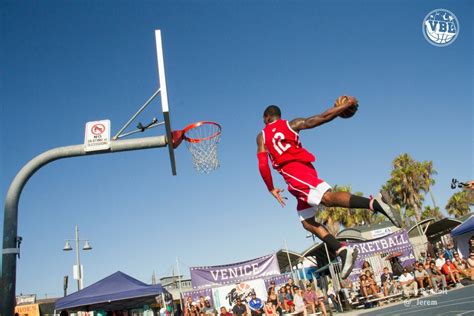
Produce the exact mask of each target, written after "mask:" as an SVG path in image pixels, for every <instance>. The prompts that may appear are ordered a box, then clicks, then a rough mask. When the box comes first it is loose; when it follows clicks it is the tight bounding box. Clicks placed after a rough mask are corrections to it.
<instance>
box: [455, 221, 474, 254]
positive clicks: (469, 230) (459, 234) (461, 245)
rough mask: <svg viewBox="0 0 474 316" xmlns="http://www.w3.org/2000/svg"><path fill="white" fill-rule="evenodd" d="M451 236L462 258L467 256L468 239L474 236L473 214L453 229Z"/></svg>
mask: <svg viewBox="0 0 474 316" xmlns="http://www.w3.org/2000/svg"><path fill="white" fill-rule="evenodd" d="M451 236H452V237H453V239H454V241H455V242H456V245H457V248H458V251H459V252H460V253H461V254H462V256H463V258H467V257H469V251H470V250H469V239H470V238H471V237H472V236H474V215H471V216H470V217H469V218H468V219H467V220H465V221H464V223H462V224H461V225H459V226H458V227H456V228H455V229H453V230H452V231H451Z"/></svg>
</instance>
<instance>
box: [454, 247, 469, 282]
mask: <svg viewBox="0 0 474 316" xmlns="http://www.w3.org/2000/svg"><path fill="white" fill-rule="evenodd" d="M453 263H454V265H455V266H456V268H457V269H458V271H459V273H460V274H461V275H462V276H463V277H467V278H471V271H470V269H468V267H467V262H466V260H464V259H462V258H461V256H460V255H459V253H458V252H455V253H454V260H453Z"/></svg>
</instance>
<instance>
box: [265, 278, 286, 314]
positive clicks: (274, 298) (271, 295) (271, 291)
mask: <svg viewBox="0 0 474 316" xmlns="http://www.w3.org/2000/svg"><path fill="white" fill-rule="evenodd" d="M273 284H275V283H273ZM267 300H268V302H270V303H272V304H273V307H274V308H275V311H276V312H277V313H278V314H279V315H282V314H283V310H282V307H281V303H280V302H279V301H278V295H277V294H276V293H275V286H270V287H269V288H268V295H267Z"/></svg>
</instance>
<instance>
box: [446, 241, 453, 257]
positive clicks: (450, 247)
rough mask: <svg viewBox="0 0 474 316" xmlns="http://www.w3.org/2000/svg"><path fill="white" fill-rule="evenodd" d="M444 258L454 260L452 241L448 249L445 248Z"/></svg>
mask: <svg viewBox="0 0 474 316" xmlns="http://www.w3.org/2000/svg"><path fill="white" fill-rule="evenodd" d="M444 258H445V259H449V260H451V261H453V260H454V245H453V244H452V243H449V244H448V246H447V247H446V250H444Z"/></svg>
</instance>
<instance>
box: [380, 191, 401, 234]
mask: <svg viewBox="0 0 474 316" xmlns="http://www.w3.org/2000/svg"><path fill="white" fill-rule="evenodd" d="M375 200H376V201H377V202H378V203H379V204H380V206H381V207H382V208H383V213H382V212H381V213H382V214H383V215H385V216H386V217H387V218H388V219H389V220H390V221H391V222H392V224H393V225H395V226H396V227H398V228H402V218H401V217H400V213H399V212H397V210H396V209H395V208H393V207H392V206H391V205H390V204H388V202H387V201H388V200H389V196H388V193H387V192H385V191H382V192H380V193H379V194H378V195H377V197H375Z"/></svg>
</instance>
